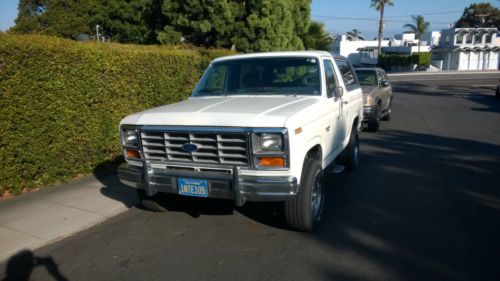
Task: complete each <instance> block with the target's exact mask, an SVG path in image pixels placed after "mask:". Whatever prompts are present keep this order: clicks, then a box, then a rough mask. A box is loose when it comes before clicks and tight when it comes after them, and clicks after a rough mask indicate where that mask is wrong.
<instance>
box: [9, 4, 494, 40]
mask: <svg viewBox="0 0 500 281" xmlns="http://www.w3.org/2000/svg"><path fill="white" fill-rule="evenodd" d="M474 2H490V3H491V4H492V5H493V6H496V7H499V4H500V1H497V0H479V1H470V0H394V3H395V5H394V6H393V7H388V8H387V10H386V19H387V22H386V24H385V30H386V34H385V36H391V37H392V35H393V34H394V33H401V32H402V31H404V29H403V27H402V26H403V24H405V23H409V22H411V15H418V14H421V15H423V16H424V18H425V19H426V21H429V22H431V30H441V29H443V28H447V27H448V24H451V23H453V22H455V21H456V20H457V19H458V18H460V16H461V15H462V12H463V10H464V8H465V7H466V6H469V5H470V4H472V3H474ZM17 3H18V1H17V0H0V30H6V29H8V28H9V27H11V26H12V25H13V24H14V19H15V18H16V15H17ZM311 15H312V17H313V19H314V20H319V21H322V22H324V23H325V25H326V27H327V29H328V31H330V32H331V33H345V32H347V31H350V30H351V29H353V28H356V29H358V30H361V32H363V34H365V35H366V37H367V38H372V37H375V36H376V34H377V21H376V19H377V17H378V12H377V11H375V10H374V9H373V8H371V7H370V0H350V1H336V0H313V1H312V5H311ZM353 18H355V19H353Z"/></svg>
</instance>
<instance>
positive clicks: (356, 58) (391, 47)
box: [331, 33, 430, 65]
mask: <svg viewBox="0 0 500 281" xmlns="http://www.w3.org/2000/svg"><path fill="white" fill-rule="evenodd" d="M418 42H419V40H418V39H416V38H415V34H414V33H403V34H396V35H395V36H394V39H391V40H382V44H381V46H382V52H383V53H391V54H412V53H416V52H418V49H419V48H418ZM377 49H378V41H377V40H363V38H353V37H352V36H349V35H342V36H338V37H337V40H336V41H335V42H334V43H333V44H332V47H331V51H332V53H333V54H334V55H341V56H344V57H347V58H348V59H349V61H350V62H351V63H352V64H354V65H367V64H368V65H376V64H377V63H378V51H377ZM429 51H430V46H427V44H426V42H422V45H421V46H420V52H429Z"/></svg>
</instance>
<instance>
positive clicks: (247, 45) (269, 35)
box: [232, 0, 304, 52]
mask: <svg viewBox="0 0 500 281" xmlns="http://www.w3.org/2000/svg"><path fill="white" fill-rule="evenodd" d="M297 2H298V1H296V0H274V1H271V0H249V1H246V2H245V11H246V20H245V21H244V26H243V27H242V28H241V29H239V30H235V36H234V37H233V40H232V41H233V43H234V44H235V45H236V48H237V49H239V50H242V51H244V52H255V51H280V50H300V49H304V44H303V42H302V39H301V38H300V37H299V35H298V33H297V32H296V31H297V27H298V26H299V25H300V24H296V23H295V22H296V21H298V22H300V21H301V20H302V19H298V18H294V16H295V15H296V14H295V13H294V10H295V9H294V8H295V7H294V5H296V4H297Z"/></svg>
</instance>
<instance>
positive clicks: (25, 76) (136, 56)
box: [0, 34, 230, 194]
mask: <svg viewBox="0 0 500 281" xmlns="http://www.w3.org/2000/svg"><path fill="white" fill-rule="evenodd" d="M228 53H230V52H228V51H222V50H199V49H176V48H174V47H160V46H135V45H120V44H96V43H80V42H74V41H70V40H64V39H57V38H52V37H45V36H36V35H22V36H20V35H5V34H0V94H1V96H0V109H1V118H0V128H2V129H1V130H0V194H2V193H3V192H5V191H7V190H8V191H10V192H13V193H18V192H20V191H21V190H22V189H24V188H32V187H37V186H44V185H49V184H53V183H56V182H60V181H65V180H67V179H71V178H74V177H75V176H77V175H80V174H89V173H90V172H91V171H92V170H93V168H94V167H96V166H97V165H98V164H100V163H102V162H104V161H106V160H110V159H113V158H115V157H117V156H119V155H120V148H119V136H118V124H119V121H120V120H121V119H122V118H123V117H125V116H126V115H128V114H131V113H133V112H137V111H141V110H144V109H146V108H150V107H154V106H159V105H163V104H168V103H173V102H177V101H180V100H182V99H185V98H186V97H187V96H188V95H189V93H190V92H191V90H192V89H193V87H194V85H195V83H196V82H197V80H198V79H199V77H200V75H201V73H202V72H203V70H204V68H205V67H206V65H207V63H208V62H209V61H210V60H211V59H212V58H213V57H215V56H220V55H226V54H228Z"/></svg>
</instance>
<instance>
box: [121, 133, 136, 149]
mask: <svg viewBox="0 0 500 281" xmlns="http://www.w3.org/2000/svg"><path fill="white" fill-rule="evenodd" d="M123 145H124V146H130V147H138V146H139V139H138V137H137V130H136V129H124V130H123Z"/></svg>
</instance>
